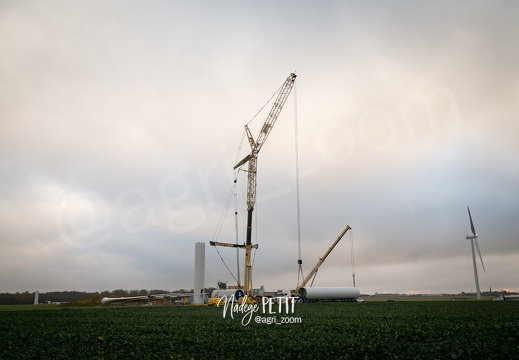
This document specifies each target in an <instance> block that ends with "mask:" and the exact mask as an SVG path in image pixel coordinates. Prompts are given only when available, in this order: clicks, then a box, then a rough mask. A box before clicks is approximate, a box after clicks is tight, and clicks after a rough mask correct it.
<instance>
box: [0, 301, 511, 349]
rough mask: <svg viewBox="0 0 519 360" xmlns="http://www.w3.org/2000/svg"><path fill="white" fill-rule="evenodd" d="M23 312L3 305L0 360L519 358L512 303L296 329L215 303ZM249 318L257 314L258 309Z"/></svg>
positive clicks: (341, 312)
mask: <svg viewBox="0 0 519 360" xmlns="http://www.w3.org/2000/svg"><path fill="white" fill-rule="evenodd" d="M25 307H27V308H26V311H18V310H21V309H20V308H21V306H17V307H13V308H6V307H0V310H4V311H0V343H1V344H2V346H1V347H0V358H1V359H35V358H38V359H70V358H74V359H120V358H126V359H132V358H139V359H209V358H210V359H238V358H239V359H271V358H276V359H292V358H297V359H380V358H384V359H413V358H416V359H445V358H454V359H456V358H460V359H470V358H474V359H481V358H485V359H491V358H496V359H501V358H516V357H517V354H519V302H514V301H509V302H507V301H504V302H492V301H479V302H477V301H407V302H403V301H402V302H399V301H395V302H378V301H373V302H365V303H360V304H359V303H314V304H297V305H296V307H295V313H294V314H289V316H292V317H297V318H300V319H301V321H302V323H299V324H281V325H275V324H270V325H269V324H259V323H254V321H252V322H251V323H250V324H249V325H247V326H243V325H242V323H241V320H242V317H243V315H242V314H236V315H235V317H234V319H233V318H230V317H229V315H227V317H226V318H223V311H222V310H223V309H222V308H221V307H220V308H218V307H214V306H213V307H207V306H206V307H195V306H186V307H182V306H178V307H175V306H171V307H167V306H162V307H159V306H157V307H84V308H61V307H56V306H48V305H36V306H34V305H25ZM47 309H53V310H55V311H44V310H47ZM255 315H260V316H264V315H263V314H262V312H261V310H259V311H258V312H257V313H256V314H255ZM265 316H266V315H265ZM280 318H281V315H279V314H277V319H278V321H280Z"/></svg>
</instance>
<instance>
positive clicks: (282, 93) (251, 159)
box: [211, 73, 296, 298]
mask: <svg viewBox="0 0 519 360" xmlns="http://www.w3.org/2000/svg"><path fill="white" fill-rule="evenodd" d="M295 80H296V74H294V73H292V74H290V75H289V76H288V77H287V79H286V80H285V82H284V83H283V85H282V86H281V88H280V90H279V93H278V96H277V98H276V101H275V102H274V105H272V109H271V110H270V112H269V114H268V116H267V120H265V123H264V124H263V126H262V127H261V130H260V133H259V135H258V137H257V138H256V140H254V137H253V136H252V133H251V132H250V130H249V127H248V126H247V125H245V132H246V133H247V138H248V139H249V144H250V147H251V152H250V153H249V154H248V155H247V156H246V157H245V158H243V159H242V160H241V161H239V162H238V163H237V164H236V165H234V169H237V168H239V167H240V166H242V165H244V164H245V163H247V162H248V163H249V164H248V170H247V171H248V176H247V237H246V242H245V245H238V247H244V248H245V272H244V275H243V277H244V279H243V292H244V293H245V295H247V296H248V297H249V298H252V274H251V271H252V270H251V267H252V266H251V249H253V248H257V245H254V246H253V245H252V211H253V210H254V205H255V204H256V174H257V161H258V153H259V151H260V150H261V148H262V147H263V144H265V140H267V137H268V136H269V134H270V132H271V131H272V128H273V127H274V124H275V123H276V120H277V118H278V116H279V113H280V112H281V109H283V106H284V105H285V102H286V101H287V98H288V95H290V92H291V91H292V88H293V87H294V82H295ZM211 245H213V244H211ZM215 245H216V244H215ZM220 245H221V244H220ZM234 247H236V246H234Z"/></svg>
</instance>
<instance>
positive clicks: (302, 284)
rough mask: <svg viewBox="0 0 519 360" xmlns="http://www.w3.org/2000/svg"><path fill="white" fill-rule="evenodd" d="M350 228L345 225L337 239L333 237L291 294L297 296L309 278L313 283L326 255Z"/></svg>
mask: <svg viewBox="0 0 519 360" xmlns="http://www.w3.org/2000/svg"><path fill="white" fill-rule="evenodd" d="M350 229H351V227H350V225H346V227H345V228H344V230H343V231H342V233H341V234H340V235H339V236H338V237H337V239H335V241H334V242H333V244H332V245H331V246H330V247H329V248H328V250H326V252H325V253H324V255H323V256H322V257H320V258H319V260H318V261H317V263H316V264H315V266H314V267H313V269H312V271H310V273H309V274H308V275H307V276H306V277H305V278H304V279H303V281H302V282H301V283H300V284H299V285H297V288H296V289H295V290H294V291H293V292H292V295H293V296H298V293H299V289H301V288H304V287H305V286H306V284H307V283H308V281H310V279H312V282H311V284H310V286H312V285H313V284H314V280H315V276H316V275H317V271H318V270H319V268H320V267H321V265H322V264H323V262H324V260H326V258H327V257H328V255H330V253H331V252H332V250H333V248H334V247H335V246H336V245H337V244H338V243H339V241H341V239H342V237H343V236H344V235H345V234H346V233H347V232H348V230H350Z"/></svg>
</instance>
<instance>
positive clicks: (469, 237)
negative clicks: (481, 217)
mask: <svg viewBox="0 0 519 360" xmlns="http://www.w3.org/2000/svg"><path fill="white" fill-rule="evenodd" d="M478 235H479V233H477V234H476V236H473V235H471V236H469V235H467V236H465V239H467V240H474V239H477V238H478Z"/></svg>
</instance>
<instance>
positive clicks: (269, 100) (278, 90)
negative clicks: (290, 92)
mask: <svg viewBox="0 0 519 360" xmlns="http://www.w3.org/2000/svg"><path fill="white" fill-rule="evenodd" d="M284 85H285V84H283V85H281V86H280V87H279V89H277V90H276V92H275V93H274V94H273V95H272V96H271V97H270V99H268V101H267V102H266V103H265V105H263V106H262V107H261V109H259V110H258V112H257V113H256V115H254V116H253V117H252V119H250V120H249V122H248V123H247V124H246V125H245V126H247V125H249V124H250V123H251V122H252V120H254V119H255V118H256V116H258V115H259V113H260V112H262V111H263V109H264V108H265V106H267V105H268V103H269V102H271V101H272V99H273V98H274V96H276V95H277V94H278V93H279V92H280V91H281V88H282V87H283V86H284Z"/></svg>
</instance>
